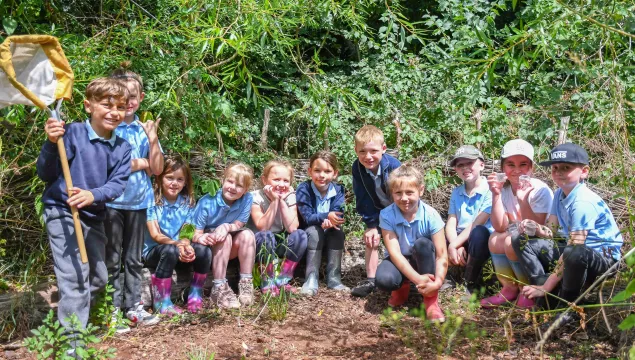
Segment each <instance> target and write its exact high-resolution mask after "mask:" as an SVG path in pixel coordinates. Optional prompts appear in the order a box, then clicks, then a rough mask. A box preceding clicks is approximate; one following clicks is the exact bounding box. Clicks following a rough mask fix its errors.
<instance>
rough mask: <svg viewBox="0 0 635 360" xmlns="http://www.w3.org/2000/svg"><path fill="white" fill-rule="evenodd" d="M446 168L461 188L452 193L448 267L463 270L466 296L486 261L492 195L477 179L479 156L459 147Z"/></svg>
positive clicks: (447, 230) (447, 227) (481, 161)
mask: <svg viewBox="0 0 635 360" xmlns="http://www.w3.org/2000/svg"><path fill="white" fill-rule="evenodd" d="M450 166H452V167H453V168H454V171H456V173H457V175H458V176H459V178H461V180H463V184H462V185H459V186H457V187H456V188H454V190H452V195H451V196H450V208H449V210H448V221H447V223H446V224H445V236H446V238H447V240H448V258H449V260H450V265H455V266H464V267H465V275H464V278H465V282H466V285H467V290H468V292H470V293H471V292H473V291H474V290H475V287H476V283H477V281H478V280H479V278H480V274H481V270H482V269H483V265H485V262H486V261H487V259H489V249H488V248H487V241H488V239H489V236H490V233H491V231H492V230H493V229H492V224H491V222H490V219H489V214H490V213H491V209H492V193H491V192H490V191H489V187H488V185H487V179H486V178H485V177H482V176H481V171H483V169H484V168H485V164H484V159H483V154H481V152H480V151H479V150H478V149H477V148H475V147H474V146H471V145H463V146H461V147H460V148H459V149H458V150H457V151H456V153H455V154H454V156H453V157H452V160H450Z"/></svg>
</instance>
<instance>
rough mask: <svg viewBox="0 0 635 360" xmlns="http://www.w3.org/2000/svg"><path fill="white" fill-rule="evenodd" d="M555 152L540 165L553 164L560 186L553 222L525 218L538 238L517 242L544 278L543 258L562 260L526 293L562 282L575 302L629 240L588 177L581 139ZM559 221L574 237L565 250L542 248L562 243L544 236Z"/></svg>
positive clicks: (565, 317) (563, 292) (525, 261)
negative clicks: (545, 249) (621, 231)
mask: <svg viewBox="0 0 635 360" xmlns="http://www.w3.org/2000/svg"><path fill="white" fill-rule="evenodd" d="M550 158H551V160H549V161H545V162H542V163H540V165H542V166H551V178H552V179H553V181H554V182H555V183H556V184H557V185H558V187H559V189H558V190H556V193H555V201H554V203H553V206H552V208H551V213H550V215H549V220H548V221H547V226H541V225H540V224H536V223H535V222H534V221H533V220H529V219H528V220H524V221H523V222H522V227H523V229H522V230H525V229H526V228H528V227H529V226H532V225H533V226H535V227H536V237H537V239H530V240H529V241H528V242H527V241H520V240H519V241H515V242H514V248H515V250H516V251H517V254H518V257H519V259H520V262H521V264H522V265H523V267H524V268H525V269H526V271H527V273H528V274H529V276H530V277H534V278H543V277H544V276H545V270H547V269H546V267H545V266H544V265H543V264H549V263H551V262H554V261H557V265H556V269H555V271H554V272H553V273H552V274H550V275H549V276H548V278H546V279H545V280H546V281H544V283H538V284H532V285H534V286H525V287H523V289H522V293H523V294H524V295H525V296H526V297H528V298H530V299H533V298H538V297H542V296H544V295H545V293H548V292H553V291H554V289H555V288H556V286H557V285H558V283H561V288H560V293H559V297H560V298H562V299H563V300H565V301H566V302H567V303H570V302H574V301H575V300H576V299H577V298H578V296H579V295H580V291H581V290H582V288H583V287H584V286H585V285H586V286H588V285H590V284H591V283H593V281H594V280H595V279H596V278H597V277H598V276H600V275H602V274H603V273H605V272H606V271H607V270H608V269H609V268H610V267H611V266H612V265H613V264H615V262H617V261H619V260H620V257H621V253H620V249H621V247H622V243H623V241H624V240H623V239H622V234H621V233H620V230H619V228H618V227H617V224H616V223H615V219H614V218H613V214H612V213H611V210H610V209H609V208H608V206H607V205H606V203H605V202H604V200H602V198H601V197H600V196H598V195H597V194H596V193H594V192H593V191H592V190H590V189H589V188H588V187H587V186H586V185H585V183H584V180H585V179H586V178H587V177H588V175H589V156H588V155H587V153H586V151H585V150H584V149H583V148H581V147H580V146H578V145H575V144H571V143H568V144H562V145H558V146H556V147H555V148H554V149H553V150H552V151H551V157H550ZM558 227H561V228H562V229H563V231H564V233H565V234H566V235H568V243H567V244H566V247H564V249H563V251H562V252H560V254H561V255H559V256H553V254H554V253H558V252H557V251H540V248H542V247H547V248H548V249H552V248H554V247H556V246H557V244H554V242H553V241H551V240H543V239H552V238H553V237H554V236H553V232H552V230H551V229H557V228H558ZM521 243H522V245H521ZM537 249H539V251H536V250H537ZM560 318H561V319H562V320H561V322H560V326H562V325H565V324H567V323H571V322H572V321H573V320H574V319H575V313H571V312H567V313H565V314H562V315H561V316H560Z"/></svg>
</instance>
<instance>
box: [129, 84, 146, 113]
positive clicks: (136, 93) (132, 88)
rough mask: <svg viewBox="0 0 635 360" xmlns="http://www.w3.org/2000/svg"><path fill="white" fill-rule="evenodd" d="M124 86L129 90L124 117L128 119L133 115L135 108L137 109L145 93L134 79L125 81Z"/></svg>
mask: <svg viewBox="0 0 635 360" xmlns="http://www.w3.org/2000/svg"><path fill="white" fill-rule="evenodd" d="M126 87H127V88H128V91H129V92H130V98H129V99H128V106H127V107H126V119H129V118H132V117H133V116H134V114H135V113H136V112H137V110H139V105H140V104H141V102H142V101H143V98H144V97H145V96H146V94H145V93H144V92H142V91H141V86H140V85H139V83H138V82H137V81H136V80H134V79H133V80H128V81H126Z"/></svg>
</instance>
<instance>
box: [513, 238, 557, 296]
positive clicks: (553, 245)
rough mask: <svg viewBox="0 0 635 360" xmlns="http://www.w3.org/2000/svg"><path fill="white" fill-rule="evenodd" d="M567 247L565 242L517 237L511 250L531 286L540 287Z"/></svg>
mask: <svg viewBox="0 0 635 360" xmlns="http://www.w3.org/2000/svg"><path fill="white" fill-rule="evenodd" d="M566 246H567V242H566V240H562V241H555V240H552V239H538V238H529V239H526V238H525V237H524V236H519V237H518V238H516V239H512V248H513V249H514V253H516V256H517V257H518V261H519V262H520V264H521V265H522V267H523V268H524V269H525V271H526V272H527V275H528V276H529V282H530V284H531V285H542V284H544V283H545V281H546V280H547V278H548V277H549V274H551V272H552V271H553V269H554V268H555V266H556V263H557V262H558V259H559V258H560V255H562V254H563V252H564V248H565V247H566Z"/></svg>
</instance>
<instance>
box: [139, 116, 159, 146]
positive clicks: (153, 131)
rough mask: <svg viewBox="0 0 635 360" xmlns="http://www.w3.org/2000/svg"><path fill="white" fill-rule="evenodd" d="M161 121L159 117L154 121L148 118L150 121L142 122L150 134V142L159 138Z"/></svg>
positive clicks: (148, 134)
mask: <svg viewBox="0 0 635 360" xmlns="http://www.w3.org/2000/svg"><path fill="white" fill-rule="evenodd" d="M160 122H161V118H157V119H156V120H154V121H152V120H148V121H146V122H144V123H143V122H142V123H141V127H142V128H143V130H144V131H145V132H146V135H147V136H148V141H149V142H150V143H152V142H155V141H158V140H159V137H158V135H157V132H158V131H159V123H160Z"/></svg>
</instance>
